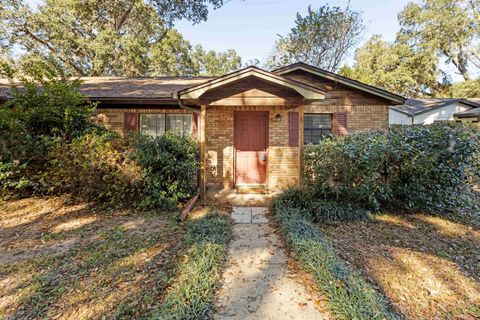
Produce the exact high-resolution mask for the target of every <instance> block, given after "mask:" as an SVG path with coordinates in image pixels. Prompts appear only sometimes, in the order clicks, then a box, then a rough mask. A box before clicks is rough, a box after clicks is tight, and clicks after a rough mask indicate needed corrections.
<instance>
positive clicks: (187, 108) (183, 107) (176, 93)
mask: <svg viewBox="0 0 480 320" xmlns="http://www.w3.org/2000/svg"><path fill="white" fill-rule="evenodd" d="M173 98H174V99H177V102H178V106H179V107H180V108H181V109H184V110H188V111H192V112H199V111H200V110H198V109H195V108H192V107H187V106H186V105H184V104H183V102H182V100H180V97H179V96H178V92H175V93H174V94H173Z"/></svg>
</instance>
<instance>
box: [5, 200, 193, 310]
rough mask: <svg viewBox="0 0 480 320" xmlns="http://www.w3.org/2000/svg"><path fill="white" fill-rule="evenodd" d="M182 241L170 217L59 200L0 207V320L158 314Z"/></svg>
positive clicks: (18, 202) (181, 233)
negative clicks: (110, 209)
mask: <svg viewBox="0 0 480 320" xmlns="http://www.w3.org/2000/svg"><path fill="white" fill-rule="evenodd" d="M184 234H185V228H184V227H183V226H181V225H180V224H178V223H177V222H175V216H174V215H173V214H170V215H169V214H164V215H161V214H139V213H132V212H130V211H128V210H123V211H122V210H117V211H112V212H106V211H104V210H101V209H98V208H95V207H89V206H88V205H87V204H76V205H68V204H65V202H64V199H63V198H58V197H53V198H29V199H23V200H15V201H8V202H0V252H1V253H0V319H2V318H15V319H17V318H22V319H36V318H42V319H43V318H50V319H59V318H61V319H86V318H95V319H101V318H103V317H106V318H108V319H111V318H143V317H145V316H148V315H150V314H153V313H154V312H155V310H156V309H157V308H160V305H161V304H162V301H163V299H164V296H165V293H166V288H167V286H169V284H170V282H171V281H172V279H174V277H175V276H176V268H177V260H178V255H179V253H180V252H181V251H182V250H184V249H185V247H186V244H185V241H183V237H184Z"/></svg>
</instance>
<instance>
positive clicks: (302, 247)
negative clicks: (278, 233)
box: [273, 192, 400, 319]
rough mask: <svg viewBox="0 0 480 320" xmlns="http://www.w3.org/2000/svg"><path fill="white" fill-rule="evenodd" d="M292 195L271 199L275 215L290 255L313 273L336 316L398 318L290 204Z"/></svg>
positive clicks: (293, 197)
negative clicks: (290, 251) (290, 252)
mask: <svg viewBox="0 0 480 320" xmlns="http://www.w3.org/2000/svg"><path fill="white" fill-rule="evenodd" d="M296 195H298V193H297V194H294V193H293V192H288V193H284V194H282V195H280V196H279V197H278V198H277V199H275V201H274V205H273V207H274V210H275V216H276V219H277V221H278V223H279V225H280V229H281V230H282V233H283V235H284V237H285V239H286V240H287V243H288V244H289V246H290V248H291V250H292V254H293V256H294V258H295V259H297V261H298V262H299V264H300V266H301V267H302V268H303V269H304V270H305V271H307V272H309V273H310V274H311V275H312V276H313V279H314V282H315V284H316V287H317V289H318V290H319V293H321V294H323V295H325V296H326V297H327V300H328V301H327V304H328V307H329V308H330V311H331V313H332V314H333V315H334V316H335V317H336V318H337V319H400V317H399V316H398V315H397V314H396V312H395V311H394V310H392V308H391V307H390V306H389V305H388V303H387V301H386V300H385V299H384V298H383V297H382V295H381V294H379V293H378V292H377V291H375V290H374V288H373V287H372V285H371V284H370V283H368V282H367V281H365V280H364V279H363V278H362V276H361V275H359V274H358V273H357V272H354V271H353V270H352V269H351V268H350V267H348V266H347V265H346V264H345V263H343V262H342V260H341V259H340V258H339V257H338V255H337V254H336V252H335V251H334V250H333V248H332V247H331V246H330V244H329V243H328V241H327V240H326V239H325V236H324V234H323V233H322V232H321V231H320V230H319V229H318V228H317V226H316V225H315V224H314V223H313V221H312V220H311V217H312V216H311V215H310V214H309V212H308V211H306V210H303V209H301V208H298V207H294V206H292V204H293V203H294V202H297V201H298V198H297V199H296V198H295V196H296Z"/></svg>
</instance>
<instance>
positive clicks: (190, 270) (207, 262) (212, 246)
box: [152, 213, 230, 320]
mask: <svg viewBox="0 0 480 320" xmlns="http://www.w3.org/2000/svg"><path fill="white" fill-rule="evenodd" d="M187 228H188V230H187V233H186V235H185V241H186V243H187V245H188V246H189V247H188V249H187V250H186V252H185V256H184V260H183V262H182V263H181V265H180V266H179V268H178V270H179V276H178V277H177V279H175V284H174V285H173V286H172V287H171V288H170V290H169V291H168V292H167V295H166V297H165V300H164V302H163V304H162V306H161V307H160V308H159V310H157V311H156V312H155V313H154V315H153V317H152V318H153V319H165V320H166V319H171V320H187V319H209V318H211V317H212V308H213V302H214V299H215V290H216V289H217V286H218V282H219V279H220V276H221V268H222V267H223V265H224V263H225V260H226V256H227V252H226V246H227V243H228V241H229V240H230V220H229V218H228V217H227V216H226V215H222V214H218V213H217V214H210V215H208V216H206V217H204V218H201V219H198V220H193V221H191V222H189V223H188V225H187Z"/></svg>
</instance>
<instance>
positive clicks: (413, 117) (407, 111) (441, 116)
mask: <svg viewBox="0 0 480 320" xmlns="http://www.w3.org/2000/svg"><path fill="white" fill-rule="evenodd" d="M478 107H480V99H441V98H437V99H408V100H407V101H406V102H405V104H403V105H396V106H391V107H390V112H389V122H390V124H391V125H392V124H401V125H412V124H432V123H434V122H439V121H454V120H455V117H454V115H455V114H459V113H462V112H466V111H468V110H471V109H475V108H478Z"/></svg>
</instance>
